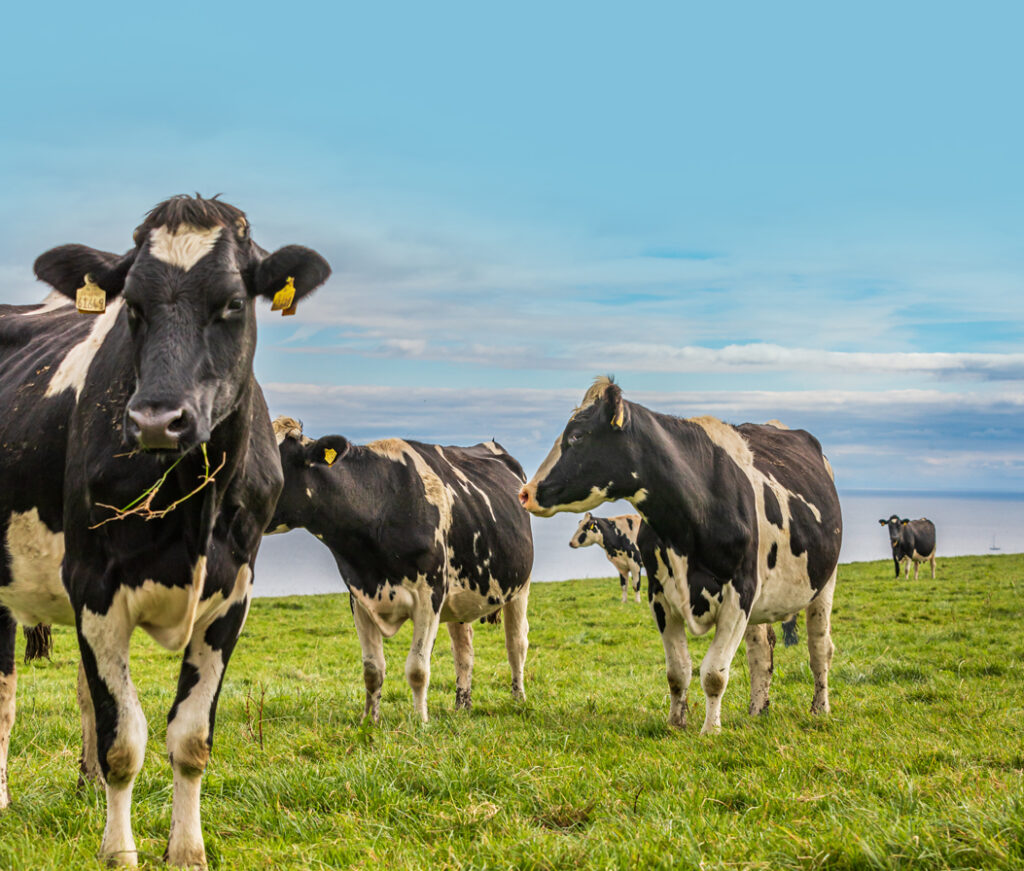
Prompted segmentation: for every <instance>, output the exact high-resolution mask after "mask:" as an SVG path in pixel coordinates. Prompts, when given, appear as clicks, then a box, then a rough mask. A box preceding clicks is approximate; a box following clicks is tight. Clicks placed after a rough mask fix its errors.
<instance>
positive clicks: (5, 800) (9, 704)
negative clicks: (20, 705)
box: [0, 607, 18, 810]
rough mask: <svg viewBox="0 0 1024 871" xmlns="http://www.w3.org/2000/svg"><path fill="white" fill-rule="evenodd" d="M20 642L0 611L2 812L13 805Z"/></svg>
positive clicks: (9, 618) (11, 620)
mask: <svg viewBox="0 0 1024 871" xmlns="http://www.w3.org/2000/svg"><path fill="white" fill-rule="evenodd" d="M17 640H18V624H17V623H16V622H15V620H14V618H13V617H12V616H11V612H10V611H8V610H7V609H6V608H2V607H0V810H3V809H4V808H6V807H7V806H8V805H10V803H11V793H10V791H9V789H8V787H7V750H8V748H9V747H10V744H11V729H13V728H14V702H15V698H16V696H17V691H18V673H17V671H16V670H15V669H16V666H15V664H14V647H15V644H16V642H17Z"/></svg>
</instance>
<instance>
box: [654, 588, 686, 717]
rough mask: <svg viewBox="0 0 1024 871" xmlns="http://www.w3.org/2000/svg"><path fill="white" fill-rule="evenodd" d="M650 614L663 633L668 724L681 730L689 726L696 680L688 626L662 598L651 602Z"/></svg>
mask: <svg viewBox="0 0 1024 871" xmlns="http://www.w3.org/2000/svg"><path fill="white" fill-rule="evenodd" d="M649 583H650V581H649V580H648V584H649ZM651 610H652V611H653V612H654V619H655V620H656V621H657V623H658V629H660V630H661V643H662V646H663V647H664V648H665V674H666V676H667V678H668V692H669V708H668V724H669V725H670V726H673V727H675V728H677V729H682V728H683V727H684V726H685V725H686V714H687V712H688V710H689V702H688V700H687V696H688V695H689V691H690V678H691V677H692V676H693V663H692V662H691V660H690V648H689V646H688V645H687V643H686V622H685V621H684V620H683V619H682V618H681V617H679V616H678V615H677V614H676V613H675V612H674V611H673V610H672V609H670V608H666V606H665V603H664V601H663V600H662V597H661V596H659V597H658V600H655V601H652V602H651ZM659 611H660V614H661V616H660V617H659Z"/></svg>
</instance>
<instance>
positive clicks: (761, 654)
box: [743, 623, 785, 716]
mask: <svg viewBox="0 0 1024 871" xmlns="http://www.w3.org/2000/svg"><path fill="white" fill-rule="evenodd" d="M783 625H785V624H783ZM743 638H744V640H745V641H746V642H747V665H748V666H749V668H750V715H751V716H755V715H757V714H763V713H764V712H765V711H767V710H768V705H769V704H771V701H770V699H769V691H770V690H771V686H772V671H773V670H774V659H773V658H774V653H775V630H774V629H772V627H771V626H770V625H769V624H768V623H761V624H760V625H758V626H754V625H749V624H748V626H747V631H746V632H745V633H744V635H743Z"/></svg>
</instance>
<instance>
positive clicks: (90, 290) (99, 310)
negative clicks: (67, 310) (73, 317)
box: [75, 273, 107, 315]
mask: <svg viewBox="0 0 1024 871" xmlns="http://www.w3.org/2000/svg"><path fill="white" fill-rule="evenodd" d="M75 308H77V309H78V310H79V311H80V312H81V313H82V314H84V315H99V314H103V312H105V311H106V310H107V292H106V291H105V290H104V289H103V288H102V287H100V286H99V285H98V284H97V283H96V282H95V281H93V278H92V274H91V273H90V274H88V275H86V276H85V284H83V285H82V286H81V287H80V288H78V290H76V291H75Z"/></svg>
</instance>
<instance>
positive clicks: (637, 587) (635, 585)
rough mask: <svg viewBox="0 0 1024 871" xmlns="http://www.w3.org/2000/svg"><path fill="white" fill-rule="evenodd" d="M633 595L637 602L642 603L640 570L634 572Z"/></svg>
mask: <svg viewBox="0 0 1024 871" xmlns="http://www.w3.org/2000/svg"><path fill="white" fill-rule="evenodd" d="M633 593H634V595H635V597H636V600H637V602H640V601H641V599H640V569H635V570H634V571H633Z"/></svg>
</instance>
